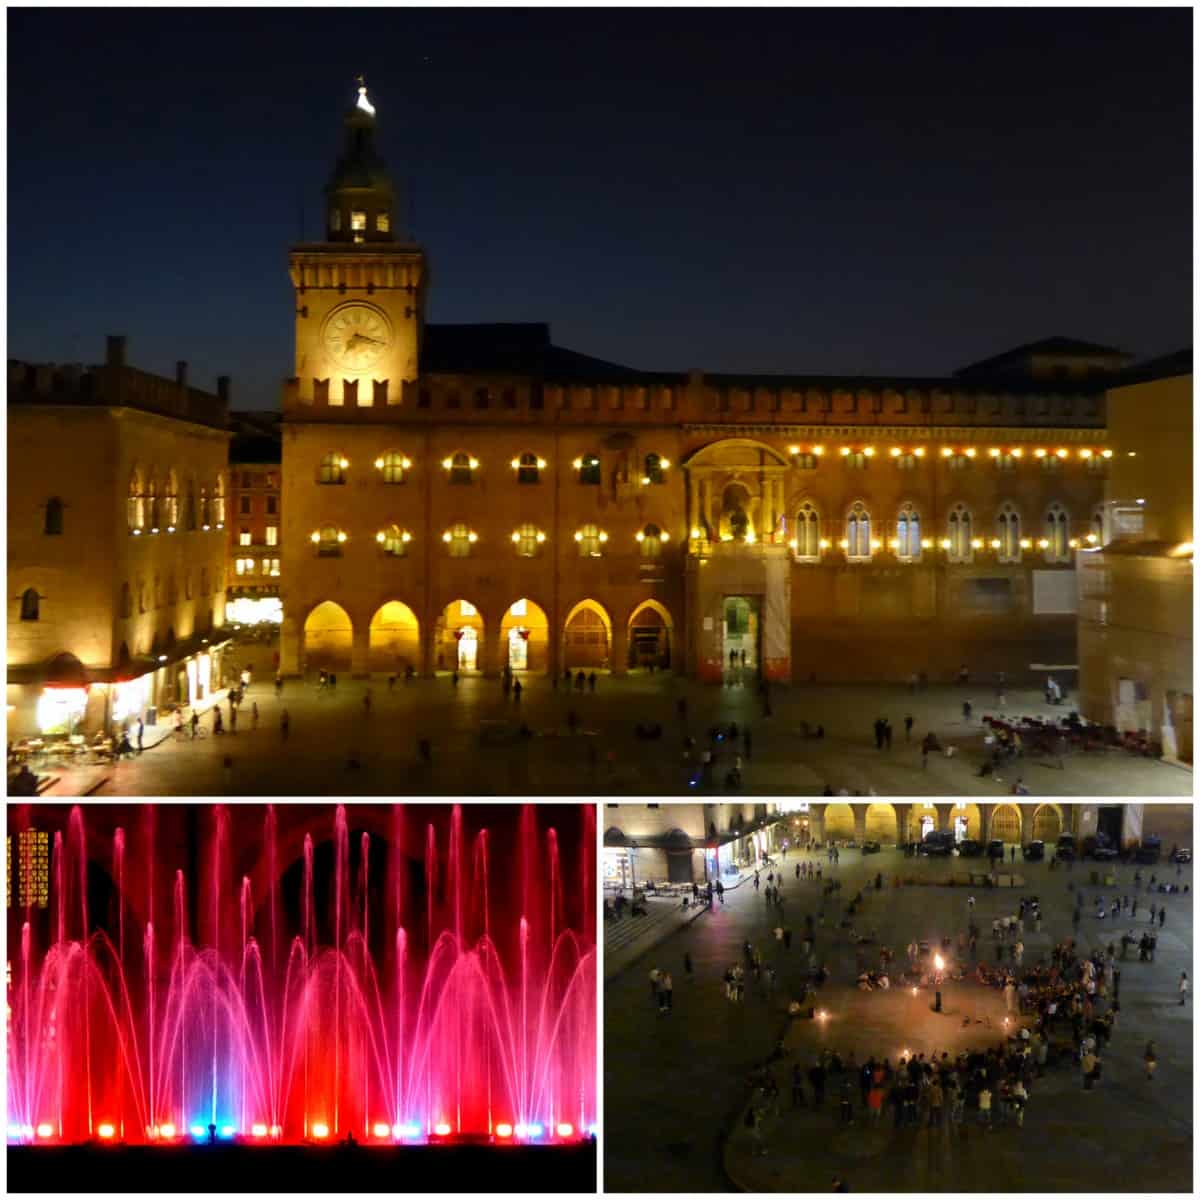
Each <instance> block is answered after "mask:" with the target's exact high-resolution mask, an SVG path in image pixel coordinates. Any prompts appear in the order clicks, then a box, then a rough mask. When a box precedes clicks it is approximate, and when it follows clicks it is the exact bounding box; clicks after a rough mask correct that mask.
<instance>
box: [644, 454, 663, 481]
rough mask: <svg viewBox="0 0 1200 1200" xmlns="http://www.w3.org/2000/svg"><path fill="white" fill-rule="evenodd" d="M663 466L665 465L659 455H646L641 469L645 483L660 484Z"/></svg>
mask: <svg viewBox="0 0 1200 1200" xmlns="http://www.w3.org/2000/svg"><path fill="white" fill-rule="evenodd" d="M664 466H665V464H664V463H663V460H662V456H661V455H658V454H647V455H646V459H645V464H644V466H643V468H642V470H643V477H644V478H645V481H646V482H647V483H662V481H663V467H664Z"/></svg>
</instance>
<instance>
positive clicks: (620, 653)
mask: <svg viewBox="0 0 1200 1200" xmlns="http://www.w3.org/2000/svg"><path fill="white" fill-rule="evenodd" d="M611 666H612V673H613V674H614V675H616V676H618V677H620V676H624V675H627V674H628V673H629V623H628V621H626V620H624V619H617V618H614V619H613V629H612V664H611Z"/></svg>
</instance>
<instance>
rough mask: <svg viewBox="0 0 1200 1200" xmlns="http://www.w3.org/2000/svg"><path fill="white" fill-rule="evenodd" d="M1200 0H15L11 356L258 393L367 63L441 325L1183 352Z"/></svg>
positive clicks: (263, 393) (695, 353) (654, 350)
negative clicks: (170, 1) (754, 1)
mask: <svg viewBox="0 0 1200 1200" xmlns="http://www.w3.org/2000/svg"><path fill="white" fill-rule="evenodd" d="M1191 27H1192V14H1191V12H1190V10H1182V9H1177V10H1158V11H1137V10H1124V11H1121V10H1102V9H1101V10H1081V9H1073V10H1040V11H1039V10H992V11H989V12H972V11H969V10H960V11H907V12H903V11H895V10H882V11H874V12H872V11H865V10H858V11H841V12H838V11H815V10H812V11H809V10H792V11H788V10H760V11H756V12H741V11H733V10H698V11H684V10H636V9H635V10H628V9H625V10H591V11H572V10H560V11H554V10H549V11H537V10H532V11H524V12H516V11H514V12H503V11H454V10H445V9H441V10H425V11H419V10H418V11H389V10H377V9H364V8H355V7H349V8H342V9H337V10H333V9H329V10H307V11H304V10H296V11H282V10H272V9H263V10H259V11H250V10H232V11H221V10H185V11H166V10H163V11H159V10H150V9H131V10H110V11H104V10H75V11H66V10H57V11H54V10H42V11H37V10H9V12H8V32H9V40H8V47H9V81H8V83H9V146H8V155H9V157H8V167H9V213H8V215H9V235H8V236H9V242H8V245H9V279H8V285H9V287H8V304H9V306H8V313H9V325H8V353H9V357H17V358H24V359H29V360H35V361H95V360H97V359H99V358H101V357H102V355H103V338H104V335H105V334H106V333H125V334H127V335H128V336H129V338H130V353H131V359H132V361H133V362H134V363H135V364H136V365H138V366H142V367H145V368H148V369H150V370H155V371H161V372H165V373H170V372H171V371H172V370H173V364H174V362H175V360H176V359H177V358H184V359H188V360H189V361H190V362H191V363H192V377H193V380H194V381H195V382H196V383H197V384H198V385H199V386H205V387H210V386H212V383H213V380H214V378H215V376H217V375H218V374H225V373H229V374H232V375H233V377H234V396H235V404H236V405H237V406H239V407H271V406H274V405H276V404H277V403H278V397H279V386H280V381H281V380H282V378H283V377H284V376H286V375H287V374H289V373H290V371H291V366H292V359H291V355H292V297H291V290H290V286H289V283H288V279H287V247H288V244H289V243H290V242H292V241H294V240H296V238H297V235H298V233H299V225H300V213H301V206H302V205H303V211H304V214H305V233H306V234H307V236H309V237H316V236H318V235H319V233H320V215H321V211H322V205H321V188H322V187H323V185H324V183H325V180H326V177H327V175H328V172H329V169H330V167H331V166H332V163H333V160H334V157H335V155H336V153H337V150H338V147H339V145H340V142H341V114H342V112H343V111H344V110H345V109H346V108H347V107H349V105H350V103H351V102H352V101H353V99H354V84H353V78H354V76H355V75H356V74H357V73H359V72H363V73H364V74H365V75H366V78H367V82H368V84H369V85H370V89H371V96H372V99H373V100H374V102H375V103H376V105H377V106H378V110H379V121H380V143H381V148H382V150H383V153H384V156H385V158H386V160H387V162H388V165H389V167H390V168H391V169H392V173H393V177H394V178H395V179H396V181H397V183H398V184H400V185H401V187H402V188H403V190H405V191H406V192H408V193H409V195H410V206H411V208H410V211H411V218H412V219H411V222H410V224H411V228H412V230H413V232H414V233H415V235H416V237H417V239H418V240H419V241H420V242H421V243H422V244H423V245H424V246H425V248H426V251H427V252H428V255H429V261H430V266H431V277H432V290H431V293H430V299H429V309H428V315H429V319H430V320H433V321H445V322H452V321H534V320H536V321H549V322H550V323H551V325H552V327H553V332H554V337H555V340H556V341H557V342H558V343H559V344H562V345H566V346H569V347H571V348H572V349H576V350H580V351H583V352H585V353H589V354H594V355H597V356H600V357H603V358H610V359H613V360H616V361H618V362H624V363H627V364H629V365H631V366H637V367H645V368H652V369H664V370H685V369H687V368H689V367H693V366H695V367H701V368H703V369H705V370H709V371H720V370H724V371H798V372H839V371H845V372H854V373H859V372H861V373H870V372H895V373H897V374H937V373H942V372H946V371H949V370H952V369H953V368H955V367H957V366H960V365H962V364H964V363H967V362H970V361H972V360H973V359H977V358H981V357H985V356H987V355H989V354H992V353H995V352H998V351H1000V350H1002V349H1005V348H1007V347H1009V346H1011V345H1014V344H1017V343H1020V342H1023V341H1028V340H1032V339H1034V338H1038V337H1042V336H1045V335H1049V334H1054V333H1061V334H1067V335H1071V336H1076V337H1082V338H1086V339H1088V340H1094V341H1099V342H1105V343H1110V344H1114V345H1118V346H1121V347H1123V348H1125V349H1128V350H1130V351H1132V352H1133V353H1136V354H1138V355H1148V354H1156V353H1160V352H1165V351H1168V350H1172V349H1176V348H1178V347H1180V346H1184V345H1189V344H1190V343H1191V330H1192V312H1191V303H1192V300H1191V297H1192V275H1191V270H1192V267H1191V264H1192V169H1191V151H1192V137H1191V121H1192V113H1191V108H1192V82H1191V48H1192V33H1191Z"/></svg>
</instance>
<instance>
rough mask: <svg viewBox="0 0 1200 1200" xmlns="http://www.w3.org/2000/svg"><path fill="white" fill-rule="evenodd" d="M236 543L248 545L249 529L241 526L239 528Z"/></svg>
mask: <svg viewBox="0 0 1200 1200" xmlns="http://www.w3.org/2000/svg"><path fill="white" fill-rule="evenodd" d="M238 545H239V546H249V545H250V530H248V529H246V528H243V529H242V530H241V532H240V533H239V534H238Z"/></svg>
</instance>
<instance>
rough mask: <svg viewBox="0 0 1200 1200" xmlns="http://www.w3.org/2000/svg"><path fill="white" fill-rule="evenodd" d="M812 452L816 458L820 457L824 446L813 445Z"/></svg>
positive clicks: (823, 451)
mask: <svg viewBox="0 0 1200 1200" xmlns="http://www.w3.org/2000/svg"><path fill="white" fill-rule="evenodd" d="M812 452H813V454H814V455H816V457H817V458H820V457H821V455H822V454H824V453H825V447H824V446H814V447H813V448H812Z"/></svg>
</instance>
